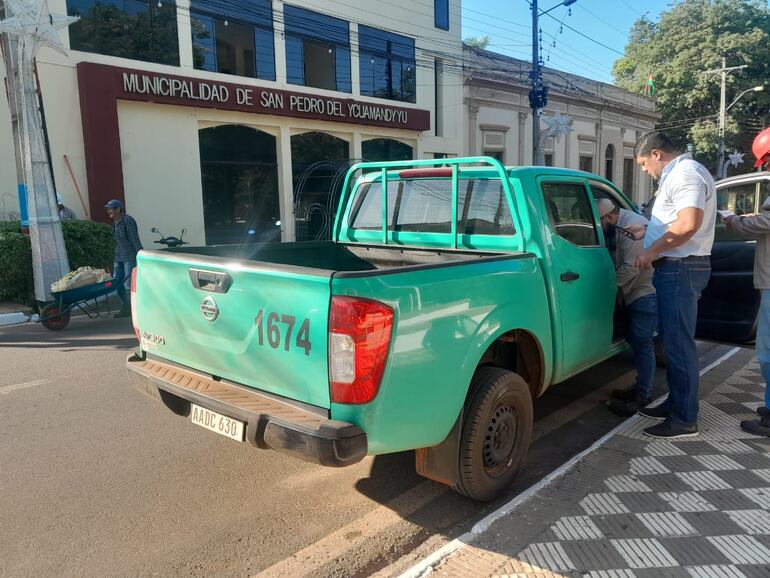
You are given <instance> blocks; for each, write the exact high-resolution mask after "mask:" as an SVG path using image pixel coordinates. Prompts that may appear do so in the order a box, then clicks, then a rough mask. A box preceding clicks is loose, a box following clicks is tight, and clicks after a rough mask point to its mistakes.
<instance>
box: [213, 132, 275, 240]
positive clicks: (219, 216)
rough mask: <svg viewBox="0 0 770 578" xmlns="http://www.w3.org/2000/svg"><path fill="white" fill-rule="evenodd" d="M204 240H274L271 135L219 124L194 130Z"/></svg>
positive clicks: (273, 157) (273, 158)
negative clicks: (201, 190)
mask: <svg viewBox="0 0 770 578" xmlns="http://www.w3.org/2000/svg"><path fill="white" fill-rule="evenodd" d="M198 140H199V145H200V156H201V180H202V182H203V219H204V225H205V229H206V243H207V244H208V245H219V244H230V243H247V242H266V241H280V240H281V228H280V225H276V223H277V222H278V221H280V219H281V215H280V205H279V203H278V162H277V158H276V149H275V144H276V143H275V137H274V136H272V135H270V134H268V133H266V132H262V131H260V130H256V129H253V128H249V127H245V126H240V125H225V126H218V127H213V128H205V129H202V130H200V131H198Z"/></svg>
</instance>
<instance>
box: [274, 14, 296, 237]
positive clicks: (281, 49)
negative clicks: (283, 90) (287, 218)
mask: <svg viewBox="0 0 770 578" xmlns="http://www.w3.org/2000/svg"><path fill="white" fill-rule="evenodd" d="M273 29H274V41H275V80H276V82H278V83H280V84H284V85H285V84H286V39H285V38H284V27H283V2H273ZM292 226H294V222H293V221H292Z"/></svg>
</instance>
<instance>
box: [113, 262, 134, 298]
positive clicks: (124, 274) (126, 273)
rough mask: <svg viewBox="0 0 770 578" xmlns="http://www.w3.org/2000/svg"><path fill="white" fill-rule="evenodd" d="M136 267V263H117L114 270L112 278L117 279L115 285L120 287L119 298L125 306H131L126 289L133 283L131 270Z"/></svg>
mask: <svg viewBox="0 0 770 578" xmlns="http://www.w3.org/2000/svg"><path fill="white" fill-rule="evenodd" d="M134 267H136V261H115V265H114V266H113V268H112V276H113V278H114V279H115V285H117V286H118V297H120V300H121V301H122V302H123V305H129V304H130V301H129V298H128V293H126V287H128V286H129V285H128V284H129V283H131V270H132V269H133V268H134Z"/></svg>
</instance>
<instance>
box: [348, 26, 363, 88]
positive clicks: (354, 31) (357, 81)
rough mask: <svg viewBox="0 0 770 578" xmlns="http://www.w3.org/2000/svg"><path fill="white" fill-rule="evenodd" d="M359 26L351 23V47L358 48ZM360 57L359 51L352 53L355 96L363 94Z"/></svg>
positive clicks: (351, 68) (351, 66)
mask: <svg viewBox="0 0 770 578" xmlns="http://www.w3.org/2000/svg"><path fill="white" fill-rule="evenodd" d="M358 45H359V44H358V24H356V23H355V22H351V23H350V46H358ZM359 58H360V55H359V53H358V50H351V51H350V81H351V86H352V89H353V95H354V96H359V95H360V94H361V74H360V73H361V67H360V64H359Z"/></svg>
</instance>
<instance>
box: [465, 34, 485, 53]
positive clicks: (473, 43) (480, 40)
mask: <svg viewBox="0 0 770 578" xmlns="http://www.w3.org/2000/svg"><path fill="white" fill-rule="evenodd" d="M463 42H464V43H465V44H466V45H468V46H470V47H472V48H481V49H482V50H486V48H487V46H489V43H490V42H492V39H491V38H490V37H489V36H469V37H468V38H466V39H465V40H463Z"/></svg>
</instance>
